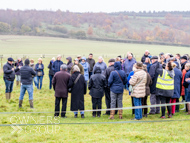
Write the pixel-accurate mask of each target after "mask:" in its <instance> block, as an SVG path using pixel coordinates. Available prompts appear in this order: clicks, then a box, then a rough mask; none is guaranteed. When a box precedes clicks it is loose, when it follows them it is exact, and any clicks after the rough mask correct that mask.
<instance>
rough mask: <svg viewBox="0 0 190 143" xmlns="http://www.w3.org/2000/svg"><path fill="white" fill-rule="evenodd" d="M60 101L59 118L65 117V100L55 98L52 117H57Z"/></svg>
mask: <svg viewBox="0 0 190 143" xmlns="http://www.w3.org/2000/svg"><path fill="white" fill-rule="evenodd" d="M61 100H62V110H61V117H65V114H66V109H67V98H62V97H55V114H54V116H59V111H60V101H61Z"/></svg>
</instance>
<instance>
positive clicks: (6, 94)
mask: <svg viewBox="0 0 190 143" xmlns="http://www.w3.org/2000/svg"><path fill="white" fill-rule="evenodd" d="M5 97H6V100H7V101H9V93H5Z"/></svg>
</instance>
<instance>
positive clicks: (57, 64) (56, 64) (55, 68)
mask: <svg viewBox="0 0 190 143" xmlns="http://www.w3.org/2000/svg"><path fill="white" fill-rule="evenodd" d="M62 64H63V62H62V61H61V55H58V56H57V60H56V61H55V62H53V66H52V70H53V72H54V74H55V73H56V72H58V71H60V67H61V65H62Z"/></svg>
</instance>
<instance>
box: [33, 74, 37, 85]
mask: <svg viewBox="0 0 190 143" xmlns="http://www.w3.org/2000/svg"><path fill="white" fill-rule="evenodd" d="M33 81H34V85H35V86H36V87H37V76H35V77H33Z"/></svg>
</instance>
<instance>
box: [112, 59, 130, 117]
mask: <svg viewBox="0 0 190 143" xmlns="http://www.w3.org/2000/svg"><path fill="white" fill-rule="evenodd" d="M114 69H115V71H112V72H111V75H110V77H109V79H108V87H110V91H111V108H112V109H113V108H116V101H117V102H118V108H122V107H123V103H122V100H123V91H124V85H125V84H126V83H127V76H126V74H125V72H124V71H122V70H121V62H115V63H114ZM122 112H123V111H122V110H119V118H120V119H122ZM114 114H115V110H111V113H110V119H114Z"/></svg>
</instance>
